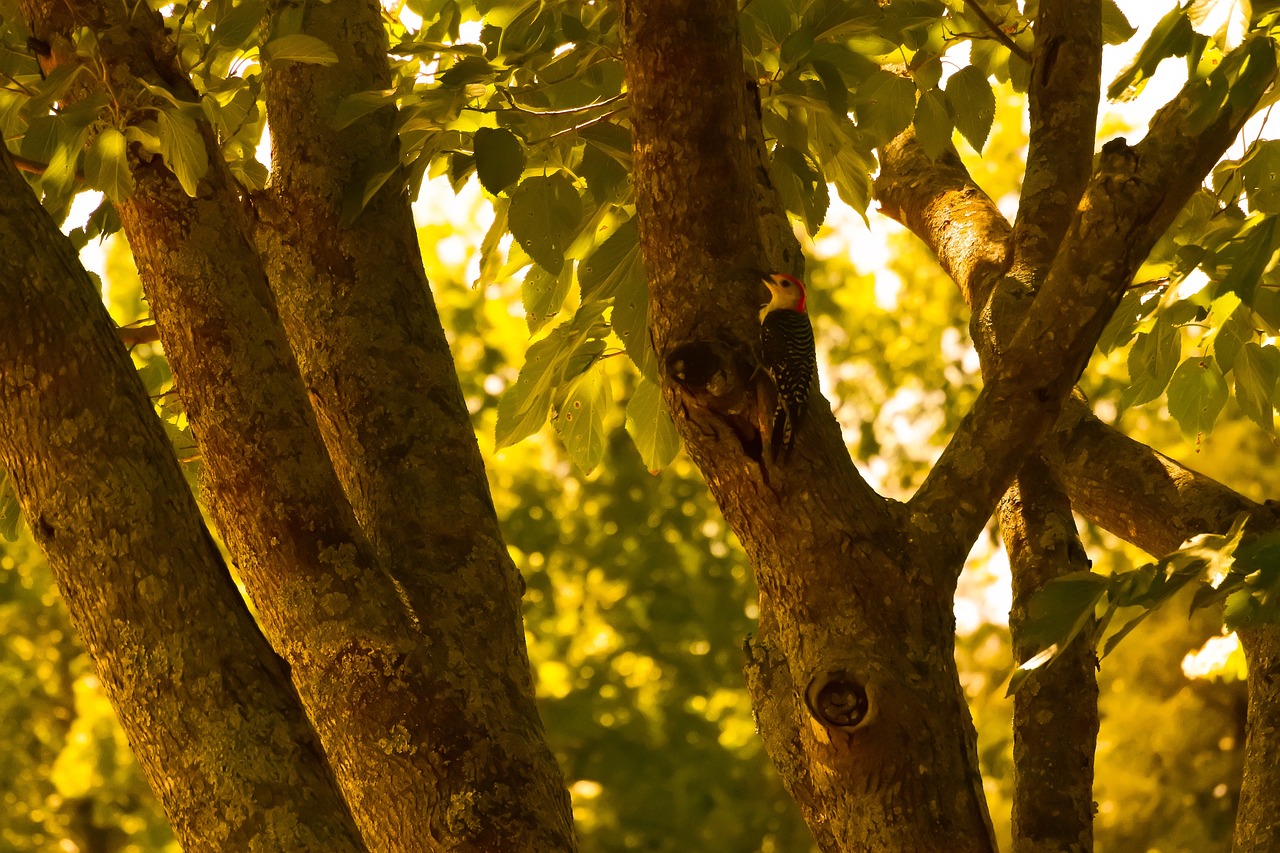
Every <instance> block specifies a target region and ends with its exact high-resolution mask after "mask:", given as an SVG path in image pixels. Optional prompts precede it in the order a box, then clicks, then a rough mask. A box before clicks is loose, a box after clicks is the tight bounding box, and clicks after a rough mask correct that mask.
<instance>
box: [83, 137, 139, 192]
mask: <svg viewBox="0 0 1280 853" xmlns="http://www.w3.org/2000/svg"><path fill="white" fill-rule="evenodd" d="M84 177H85V180H86V181H88V183H89V186H91V187H93V188H94V189H97V190H102V192H103V193H105V194H106V196H107V198H109V199H111V200H112V201H115V202H120V201H124V200H125V199H126V198H128V197H129V196H130V194H132V193H133V173H132V172H130V171H129V157H128V141H127V140H125V138H124V134H123V133H121V132H120V131H119V130H117V129H116V128H114V127H107V128H104V129H103V131H102V132H101V133H99V134H98V138H97V139H95V140H94V142H93V147H91V148H90V149H89V151H88V153H87V154H85V157H84Z"/></svg>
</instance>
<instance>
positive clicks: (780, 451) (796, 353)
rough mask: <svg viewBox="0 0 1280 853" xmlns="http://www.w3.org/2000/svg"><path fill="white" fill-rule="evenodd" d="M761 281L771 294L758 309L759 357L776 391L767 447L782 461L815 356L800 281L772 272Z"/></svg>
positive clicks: (811, 375)
mask: <svg viewBox="0 0 1280 853" xmlns="http://www.w3.org/2000/svg"><path fill="white" fill-rule="evenodd" d="M764 283H765V285H766V286H768V288H769V291H770V294H771V297H772V298H771V299H770V300H769V303H768V304H767V305H765V306H764V307H763V308H761V309H760V357H761V360H762V361H763V362H764V367H765V370H767V371H768V373H769V376H770V378H772V379H773V384H774V387H776V388H777V390H778V406H777V409H776V410H775V411H774V415H773V430H772V435H771V436H770V439H771V441H770V447H771V448H772V451H773V456H774V458H775V459H782V458H785V457H786V455H787V454H788V453H789V452H790V451H791V445H792V442H793V441H794V440H795V433H796V430H798V429H799V428H800V423H801V421H802V420H803V418H804V414H805V409H806V407H807V406H808V403H809V390H810V388H811V387H812V385H813V378H814V375H815V374H816V373H817V363H816V362H817V360H816V358H815V355H814V343H813V326H812V325H810V323H809V315H808V314H806V313H805V294H804V285H803V284H802V283H801V282H800V280H799V279H796V278H794V277H792V276H789V275H771V276H769V277H768V278H766V279H765V280H764Z"/></svg>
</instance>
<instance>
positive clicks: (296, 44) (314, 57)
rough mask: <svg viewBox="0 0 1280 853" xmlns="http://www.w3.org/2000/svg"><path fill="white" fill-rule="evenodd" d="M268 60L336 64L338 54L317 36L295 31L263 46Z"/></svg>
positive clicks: (264, 56) (263, 52)
mask: <svg viewBox="0 0 1280 853" xmlns="http://www.w3.org/2000/svg"><path fill="white" fill-rule="evenodd" d="M262 56H263V58H264V59H265V60H266V61H267V62H302V63H305V64H307V65H336V64H337V62H338V54H337V53H335V52H334V50H333V48H332V47H330V46H329V45H328V44H327V43H325V42H324V41H322V40H320V39H318V38H316V37H315V36H309V35H304V34H302V33H294V34H293V35H288V36H280V37H279V38H273V39H272V40H271V41H269V42H267V43H266V44H264V45H263V46H262Z"/></svg>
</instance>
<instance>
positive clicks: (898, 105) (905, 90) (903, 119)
mask: <svg viewBox="0 0 1280 853" xmlns="http://www.w3.org/2000/svg"><path fill="white" fill-rule="evenodd" d="M853 107H854V110H855V111H856V113H857V115H858V129H859V130H864V131H867V132H868V133H870V134H871V135H872V136H874V137H875V139H876V141H877V142H878V143H880V144H882V145H883V144H885V143H887V142H889V141H890V140H891V139H893V138H894V137H895V136H897V135H898V134H899V133H902V131H904V130H906V129H907V128H908V127H909V126H910V125H911V119H912V117H913V116H914V115H915V112H916V84H915V83H913V82H911V80H909V79H907V78H905V77H899V76H898V75H897V74H894V73H893V72H891V71H885V70H884V69H881V70H879V71H876V72H874V73H872V74H871V75H870V76H869V77H867V79H865V80H863V81H862V84H861V85H860V86H858V92H857V95H856V96H855V97H854V99H853Z"/></svg>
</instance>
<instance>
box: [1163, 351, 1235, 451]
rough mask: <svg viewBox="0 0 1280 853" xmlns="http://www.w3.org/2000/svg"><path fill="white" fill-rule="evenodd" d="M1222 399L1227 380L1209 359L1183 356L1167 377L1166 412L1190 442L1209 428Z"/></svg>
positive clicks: (1225, 392)
mask: <svg viewBox="0 0 1280 853" xmlns="http://www.w3.org/2000/svg"><path fill="white" fill-rule="evenodd" d="M1226 402H1227V381H1226V380H1225V379H1224V378H1223V377H1222V371H1221V370H1219V369H1218V363H1217V362H1216V361H1214V360H1213V359H1212V358H1208V357H1205V358H1200V357H1196V356H1192V357H1191V358H1188V359H1186V360H1185V361H1183V362H1182V363H1181V364H1180V365H1178V367H1177V369H1176V370H1174V372H1173V377H1172V378H1171V379H1170V380H1169V414H1171V415H1173V418H1174V420H1176V421H1177V422H1178V426H1179V427H1181V428H1182V433H1183V435H1185V436H1186V437H1187V438H1188V439H1191V440H1193V441H1194V440H1195V439H1196V438H1197V437H1198V436H1200V435H1202V434H1203V433H1206V432H1208V431H1209V430H1211V429H1213V423H1214V421H1216V420H1217V419H1218V413H1219V412H1221V411H1222V407H1223V405H1225V404H1226Z"/></svg>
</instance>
